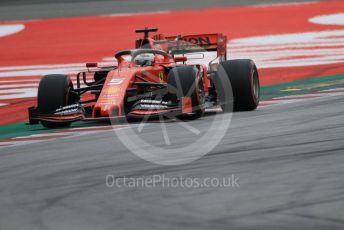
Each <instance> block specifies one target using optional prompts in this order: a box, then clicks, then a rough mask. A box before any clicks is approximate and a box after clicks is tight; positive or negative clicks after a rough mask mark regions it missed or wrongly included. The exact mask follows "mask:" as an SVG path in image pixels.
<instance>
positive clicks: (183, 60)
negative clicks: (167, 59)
mask: <svg viewBox="0 0 344 230" xmlns="http://www.w3.org/2000/svg"><path fill="white" fill-rule="evenodd" d="M187 60H188V58H187V57H185V56H182V57H175V58H174V61H175V62H186V61H187Z"/></svg>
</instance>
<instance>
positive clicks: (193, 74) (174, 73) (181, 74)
mask: <svg viewBox="0 0 344 230" xmlns="http://www.w3.org/2000/svg"><path fill="white" fill-rule="evenodd" d="M168 91H169V93H170V95H171V96H172V98H173V99H174V100H180V99H181V98H182V97H190V98H191V102H192V113H193V115H190V116H188V118H190V119H197V118H200V117H202V116H203V114H204V108H203V104H204V101H205V96H204V85H203V79H202V77H201V76H199V74H198V70H197V69H196V68H195V67H193V66H179V67H175V68H173V69H172V70H171V71H170V72H169V75H168ZM182 118H184V116H183V117H182Z"/></svg>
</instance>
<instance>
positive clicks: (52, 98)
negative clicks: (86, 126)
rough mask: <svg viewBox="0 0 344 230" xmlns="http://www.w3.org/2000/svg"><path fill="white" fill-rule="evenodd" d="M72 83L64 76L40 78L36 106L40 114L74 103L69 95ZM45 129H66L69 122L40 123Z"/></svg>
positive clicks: (55, 75) (52, 75)
mask: <svg viewBox="0 0 344 230" xmlns="http://www.w3.org/2000/svg"><path fill="white" fill-rule="evenodd" d="M71 90H73V83H72V81H71V80H70V78H69V77H68V76H66V75H60V74H51V75H46V76H44V77H43V78H42V80H41V81H40V83H39V87H38V97H37V104H38V109H39V111H40V113H50V112H52V111H54V110H56V109H58V108H60V107H63V106H67V105H70V104H72V103H74V102H75V98H73V95H72V94H71ZM41 124H42V125H43V126H44V127H47V128H61V127H68V126H69V125H70V122H50V121H41Z"/></svg>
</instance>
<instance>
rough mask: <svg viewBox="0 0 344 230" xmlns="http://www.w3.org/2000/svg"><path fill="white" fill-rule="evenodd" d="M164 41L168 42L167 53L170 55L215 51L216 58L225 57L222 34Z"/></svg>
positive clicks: (225, 40)
mask: <svg viewBox="0 0 344 230" xmlns="http://www.w3.org/2000/svg"><path fill="white" fill-rule="evenodd" d="M165 39H166V40H167V41H168V50H167V51H168V52H169V53H172V54H185V53H193V52H204V51H208V52H211V51H216V52H217V56H223V57H225V58H226V56H227V37H226V36H225V35H223V34H199V35H187V36H172V37H166V38H165Z"/></svg>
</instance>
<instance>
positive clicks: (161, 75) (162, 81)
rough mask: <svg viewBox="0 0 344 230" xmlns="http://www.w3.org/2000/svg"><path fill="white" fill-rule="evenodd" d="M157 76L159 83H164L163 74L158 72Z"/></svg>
mask: <svg viewBox="0 0 344 230" xmlns="http://www.w3.org/2000/svg"><path fill="white" fill-rule="evenodd" d="M158 76H159V79H160V83H164V73H163V72H160V73H159V75H158Z"/></svg>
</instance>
